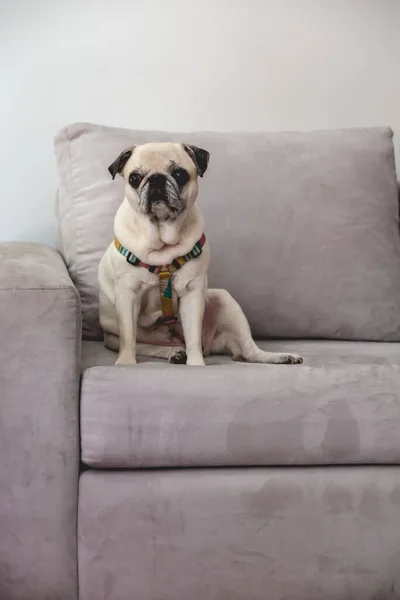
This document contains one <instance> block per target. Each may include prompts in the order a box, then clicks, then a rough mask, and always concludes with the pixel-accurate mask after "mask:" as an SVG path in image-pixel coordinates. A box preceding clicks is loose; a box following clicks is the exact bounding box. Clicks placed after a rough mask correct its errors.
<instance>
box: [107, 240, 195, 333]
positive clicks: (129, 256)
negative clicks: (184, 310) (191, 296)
mask: <svg viewBox="0 0 400 600" xmlns="http://www.w3.org/2000/svg"><path fill="white" fill-rule="evenodd" d="M205 243H206V236H205V234H204V233H203V235H202V236H201V238H200V239H199V241H198V242H196V244H195V245H194V246H193V248H192V249H191V251H190V252H188V253H187V254H184V255H183V256H178V257H177V258H175V259H174V260H173V261H172V263H170V264H169V265H166V266H158V265H148V264H146V263H144V262H142V261H141V260H140V259H139V258H138V257H137V256H135V255H134V254H133V252H130V251H129V250H128V249H127V248H125V247H124V246H123V245H122V244H121V242H120V241H119V240H118V239H117V238H114V245H115V247H116V249H117V250H118V252H120V254H122V256H124V257H125V258H126V261H127V262H128V263H129V264H130V265H132V266H133V267H143V268H144V269H147V270H148V271H150V273H155V274H156V275H158V278H159V282H160V303H161V312H162V316H161V317H159V318H158V319H157V322H156V326H161V325H168V326H170V327H171V326H172V325H175V323H176V322H177V320H178V317H177V316H176V315H175V313H174V304H173V300H172V273H174V272H175V271H178V270H179V269H180V268H182V267H183V265H185V264H186V263H187V262H188V261H189V260H191V259H192V258H198V257H199V256H200V255H201V253H202V251H203V246H204V244H205Z"/></svg>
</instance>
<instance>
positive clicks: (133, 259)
mask: <svg viewBox="0 0 400 600" xmlns="http://www.w3.org/2000/svg"><path fill="white" fill-rule="evenodd" d="M205 243H206V236H205V234H204V233H203V235H202V236H201V238H200V239H199V241H198V242H197V243H196V244H195V245H194V246H193V248H192V249H191V251H190V252H188V253H187V254H184V255H183V256H178V257H177V258H175V259H174V260H173V261H172V263H170V264H169V265H164V266H158V265H148V264H146V263H144V262H142V261H141V260H140V259H139V258H138V257H137V256H135V255H134V254H133V252H130V251H129V250H128V249H127V248H125V247H124V246H123V245H122V244H121V242H120V241H119V240H118V239H117V238H114V245H115V247H116V249H117V250H118V252H120V253H121V254H122V256H125V258H126V261H127V262H128V263H129V264H130V265H132V266H133V267H143V268H144V269H147V270H148V271H150V273H155V274H156V275H158V274H159V273H160V272H161V271H167V272H169V273H173V272H174V271H177V270H178V269H180V268H181V267H183V265H184V264H186V263H187V262H188V261H189V260H190V259H191V258H198V257H199V256H200V254H201V253H202V251H203V246H204V244H205Z"/></svg>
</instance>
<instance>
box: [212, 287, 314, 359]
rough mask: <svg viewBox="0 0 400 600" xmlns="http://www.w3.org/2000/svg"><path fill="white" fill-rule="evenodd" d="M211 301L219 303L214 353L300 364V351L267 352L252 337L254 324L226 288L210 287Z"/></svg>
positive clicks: (213, 346)
mask: <svg viewBox="0 0 400 600" xmlns="http://www.w3.org/2000/svg"><path fill="white" fill-rule="evenodd" d="M207 300H208V301H209V302H215V303H216V304H217V305H218V308H219V310H218V318H217V331H216V336H215V338H214V341H213V343H212V346H211V353H212V354H219V353H221V352H223V351H225V352H228V353H229V354H231V355H232V357H233V358H234V360H243V361H246V362H252V363H266V364H299V363H302V362H303V359H302V358H301V357H300V356H298V355H297V354H287V353H283V352H264V351H263V350H261V349H260V348H259V347H258V346H257V344H256V343H255V341H254V340H253V338H252V336H251V331H250V325H249V323H248V321H247V319H246V317H245V314H244V312H243V311H242V309H241V307H240V305H239V304H238V303H237V302H236V300H234V298H232V296H231V295H230V294H229V292H227V291H226V290H208V292H207Z"/></svg>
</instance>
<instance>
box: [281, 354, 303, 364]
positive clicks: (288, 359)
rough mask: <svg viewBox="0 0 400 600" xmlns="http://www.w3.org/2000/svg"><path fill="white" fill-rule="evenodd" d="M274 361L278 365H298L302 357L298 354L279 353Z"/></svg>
mask: <svg viewBox="0 0 400 600" xmlns="http://www.w3.org/2000/svg"><path fill="white" fill-rule="evenodd" d="M276 362H277V364H280V365H300V364H301V363H302V362H303V359H302V357H301V356H299V355H298V354H281V356H280V357H279V359H278V360H277V361H276Z"/></svg>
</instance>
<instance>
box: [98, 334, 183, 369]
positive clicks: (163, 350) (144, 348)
mask: <svg viewBox="0 0 400 600" xmlns="http://www.w3.org/2000/svg"><path fill="white" fill-rule="evenodd" d="M104 345H105V347H106V348H108V349H109V350H112V351H113V352H118V351H119V337H118V336H117V335H114V334H113V333H109V332H105V333H104ZM136 354H137V355H138V356H147V357H149V358H164V359H166V360H168V362H170V363H172V364H174V365H184V364H186V352H185V350H184V349H183V348H182V346H157V345H155V344H141V343H140V342H138V344H137V345H136Z"/></svg>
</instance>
